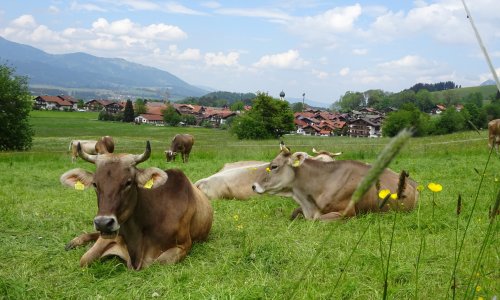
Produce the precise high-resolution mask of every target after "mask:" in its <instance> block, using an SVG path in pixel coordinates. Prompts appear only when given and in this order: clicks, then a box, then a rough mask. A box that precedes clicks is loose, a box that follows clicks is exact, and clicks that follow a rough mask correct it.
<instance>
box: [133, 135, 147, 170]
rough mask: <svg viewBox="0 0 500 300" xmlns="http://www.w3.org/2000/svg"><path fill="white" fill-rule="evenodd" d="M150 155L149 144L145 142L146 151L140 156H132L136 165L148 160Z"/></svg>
mask: <svg viewBox="0 0 500 300" xmlns="http://www.w3.org/2000/svg"><path fill="white" fill-rule="evenodd" d="M150 155H151V144H150V143H149V141H147V142H146V151H144V153H142V154H137V155H134V162H135V164H136V165H137V164H140V163H141V162H143V161H146V160H148V158H149V156H150Z"/></svg>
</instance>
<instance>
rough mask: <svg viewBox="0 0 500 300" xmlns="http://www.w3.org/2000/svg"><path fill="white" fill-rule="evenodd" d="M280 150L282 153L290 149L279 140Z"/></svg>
mask: <svg viewBox="0 0 500 300" xmlns="http://www.w3.org/2000/svg"><path fill="white" fill-rule="evenodd" d="M280 150H281V152H284V153H290V149H289V148H288V147H287V146H285V143H283V141H281V142H280Z"/></svg>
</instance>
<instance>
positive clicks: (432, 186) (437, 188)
mask: <svg viewBox="0 0 500 300" xmlns="http://www.w3.org/2000/svg"><path fill="white" fill-rule="evenodd" d="M427 187H428V188H429V190H431V191H432V192H434V193H438V192H441V191H442V190H443V186H442V185H440V184H439V183H434V182H431V183H429V184H428V185H427Z"/></svg>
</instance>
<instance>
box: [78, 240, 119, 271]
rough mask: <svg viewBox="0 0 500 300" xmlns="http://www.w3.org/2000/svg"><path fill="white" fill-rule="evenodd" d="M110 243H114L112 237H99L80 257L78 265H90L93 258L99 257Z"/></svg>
mask: <svg viewBox="0 0 500 300" xmlns="http://www.w3.org/2000/svg"><path fill="white" fill-rule="evenodd" d="M111 243H115V240H114V239H103V238H99V239H97V241H96V242H95V244H94V246H92V248H90V249H89V250H88V251H87V252H85V254H84V255H83V256H82V258H81V259H80V266H82V267H86V266H88V265H90V264H91V263H92V262H93V261H94V260H96V259H99V258H101V256H102V255H103V253H104V252H105V251H106V250H107V249H109V248H110V246H111Z"/></svg>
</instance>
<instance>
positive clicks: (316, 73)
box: [312, 69, 328, 79]
mask: <svg viewBox="0 0 500 300" xmlns="http://www.w3.org/2000/svg"><path fill="white" fill-rule="evenodd" d="M312 74H313V75H314V76H315V77H316V78H318V79H326V78H328V73H327V72H325V71H319V70H315V69H313V70H312Z"/></svg>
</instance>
